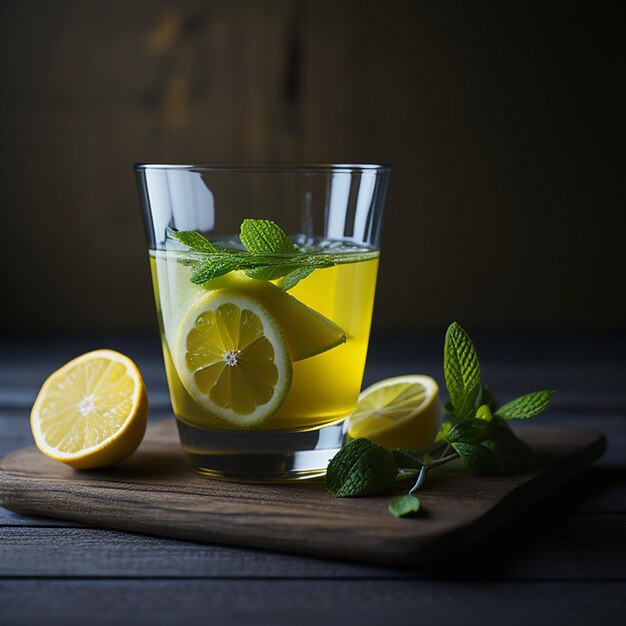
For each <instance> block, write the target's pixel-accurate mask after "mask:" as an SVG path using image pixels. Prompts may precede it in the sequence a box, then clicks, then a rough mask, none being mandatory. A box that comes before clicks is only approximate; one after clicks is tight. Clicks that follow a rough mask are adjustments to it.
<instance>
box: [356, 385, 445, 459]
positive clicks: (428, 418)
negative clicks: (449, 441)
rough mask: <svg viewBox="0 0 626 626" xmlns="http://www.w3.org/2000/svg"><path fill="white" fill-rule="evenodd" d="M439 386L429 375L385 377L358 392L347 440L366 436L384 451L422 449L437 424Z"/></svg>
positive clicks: (434, 434)
mask: <svg viewBox="0 0 626 626" xmlns="http://www.w3.org/2000/svg"><path fill="white" fill-rule="evenodd" d="M438 397H439V387H438V386H437V383H436V382H435V380H434V379H433V378H431V377H430V376H420V375H410V376H398V377H396V378H387V379H386V380H381V381H380V382H377V383H375V384H374V385H372V386H371V387H368V388H367V389H365V391H363V392H361V395H360V396H359V401H358V404H357V408H356V410H355V412H354V413H353V414H352V415H351V417H350V422H349V425H348V437H349V438H350V439H357V438H358V437H366V438H367V439H370V440H372V441H373V442H374V443H377V444H379V445H381V446H384V447H386V448H390V449H392V448H409V449H418V448H425V447H426V446H428V445H430V444H431V443H433V441H434V440H435V437H436V435H437V427H438V422H439V401H438Z"/></svg>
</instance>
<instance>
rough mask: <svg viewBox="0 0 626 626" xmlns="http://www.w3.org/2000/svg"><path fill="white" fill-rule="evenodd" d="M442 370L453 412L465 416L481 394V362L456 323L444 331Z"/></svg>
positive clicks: (470, 342)
mask: <svg viewBox="0 0 626 626" xmlns="http://www.w3.org/2000/svg"><path fill="white" fill-rule="evenodd" d="M443 373H444V376H445V379H446V387H447V389H448V393H449V394H450V402H451V403H452V407H453V408H454V413H455V415H456V417H457V418H458V419H466V418H467V417H469V416H470V415H471V413H472V411H473V410H474V408H475V402H476V398H477V397H478V394H479V393H480V365H479V363H478V355H477V354H476V350H475V349H474V344H473V343H472V340H471V339H470V338H469V336H468V334H467V333H466V332H465V331H464V330H463V329H462V328H461V327H460V326H459V325H458V324H457V323H456V322H454V323H453V324H450V326H449V328H448V331H447V332H446V340H445V344H444V353H443Z"/></svg>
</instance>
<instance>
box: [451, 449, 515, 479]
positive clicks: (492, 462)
mask: <svg viewBox="0 0 626 626" xmlns="http://www.w3.org/2000/svg"><path fill="white" fill-rule="evenodd" d="M451 446H452V448H453V449H454V451H455V452H456V453H457V454H458V455H459V456H460V457H461V460H462V461H463V464H464V465H465V467H467V469H468V470H469V471H470V472H472V474H478V475H482V476H489V475H494V474H500V473H501V472H502V470H503V469H504V464H503V462H502V460H501V459H500V456H499V454H498V453H497V452H496V451H494V449H493V442H491V443H489V441H485V442H483V443H481V444H476V443H460V442H459V443H453V444H451Z"/></svg>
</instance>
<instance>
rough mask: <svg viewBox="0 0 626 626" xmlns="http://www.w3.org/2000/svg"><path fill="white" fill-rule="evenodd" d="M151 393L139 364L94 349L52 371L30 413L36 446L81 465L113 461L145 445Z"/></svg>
mask: <svg viewBox="0 0 626 626" xmlns="http://www.w3.org/2000/svg"><path fill="white" fill-rule="evenodd" d="M147 417H148V397H147V394H146V388H145V387H144V384H143V380H142V378H141V374H140V373H139V370H138V369H137V366H136V365H135V364H134V363H133V362H132V361H131V360H130V359H129V358H128V357H126V356H124V355H123V354H120V353H119V352H115V351H113V350H95V351H94V352H88V353H87V354H83V355H82V356H79V357H77V358H76V359H74V360H73V361H70V362H69V363H67V364H65V365H64V366H63V367H61V368H60V369H59V370H57V371H56V372H54V374H52V375H51V376H50V378H48V380H46V382H45V383H44V384H43V386H42V388H41V391H40V392H39V395H38V396H37V399H36V400H35V404H34V405H33V408H32V411H31V415H30V425H31V429H32V431H33V436H34V438H35V443H36V444H37V447H38V448H39V449H40V450H41V451H42V452H43V453H44V454H45V455H47V456H49V457H51V458H53V459H56V460H57V461H62V462H63V463H67V464H68V465H71V466H72V467H76V468H79V469H93V468H96V467H105V466H107V465H112V464H114V463H117V462H118V461H121V460H123V459H125V458H126V457H128V456H130V455H131V454H132V453H133V452H134V451H135V449H136V448H137V446H138V445H139V444H140V443H141V440H142V439H143V436H144V433H145V430H146V421H147Z"/></svg>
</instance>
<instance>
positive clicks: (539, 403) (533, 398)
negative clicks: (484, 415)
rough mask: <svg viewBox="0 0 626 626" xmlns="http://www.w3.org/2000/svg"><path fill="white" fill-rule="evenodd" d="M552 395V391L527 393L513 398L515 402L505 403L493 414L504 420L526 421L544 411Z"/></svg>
mask: <svg viewBox="0 0 626 626" xmlns="http://www.w3.org/2000/svg"><path fill="white" fill-rule="evenodd" d="M553 395H554V391H551V390H545V391H535V392H533V393H528V394H526V395H524V396H520V397H519V398H515V400H511V402H507V404H505V405H504V406H501V407H500V408H499V409H498V410H497V411H496V413H495V414H496V415H497V416H498V417H502V418H504V419H506V420H512V419H527V418H529V417H533V416H534V415H539V413H541V412H542V411H545V410H546V409H547V408H548V404H550V398H552V396H553Z"/></svg>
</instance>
